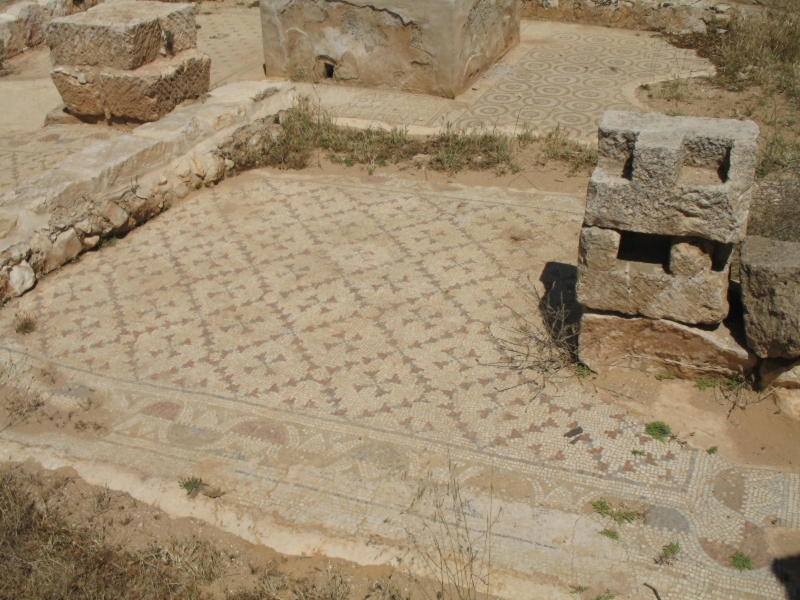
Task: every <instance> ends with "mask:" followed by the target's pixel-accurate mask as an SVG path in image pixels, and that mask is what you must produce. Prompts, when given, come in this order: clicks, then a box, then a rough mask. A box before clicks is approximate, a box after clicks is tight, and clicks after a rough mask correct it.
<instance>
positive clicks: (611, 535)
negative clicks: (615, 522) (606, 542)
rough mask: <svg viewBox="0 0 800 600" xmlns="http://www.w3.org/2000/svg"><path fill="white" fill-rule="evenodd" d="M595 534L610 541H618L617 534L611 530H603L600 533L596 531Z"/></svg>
mask: <svg viewBox="0 0 800 600" xmlns="http://www.w3.org/2000/svg"><path fill="white" fill-rule="evenodd" d="M597 533H598V534H600V535H603V536H605V537H607V538H609V539H611V540H616V541H619V533H617V532H616V531H614V530H613V529H603V530H602V531H598V532H597Z"/></svg>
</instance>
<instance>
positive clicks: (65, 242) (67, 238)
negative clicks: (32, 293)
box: [44, 227, 83, 273]
mask: <svg viewBox="0 0 800 600" xmlns="http://www.w3.org/2000/svg"><path fill="white" fill-rule="evenodd" d="M81 250H83V244H81V240H80V238H79V237H78V234H77V233H75V230H74V229H72V228H71V227H70V228H69V229H67V230H66V231H64V232H63V233H61V234H60V235H59V236H58V237H57V238H56V239H55V241H54V242H53V245H52V246H51V247H50V250H49V252H48V253H47V256H46V257H45V259H44V272H45V273H49V272H50V271H52V270H53V269H57V268H58V267H60V266H61V265H63V264H64V263H67V262H69V261H71V260H72V259H73V258H75V257H76V256H78V254H79V253H80V251H81Z"/></svg>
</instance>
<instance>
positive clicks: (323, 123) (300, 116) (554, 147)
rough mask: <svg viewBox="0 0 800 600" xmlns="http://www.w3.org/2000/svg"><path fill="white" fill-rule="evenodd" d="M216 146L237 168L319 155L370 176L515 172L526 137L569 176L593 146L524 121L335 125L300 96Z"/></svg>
mask: <svg viewBox="0 0 800 600" xmlns="http://www.w3.org/2000/svg"><path fill="white" fill-rule="evenodd" d="M239 137H240V138H241V139H237V140H235V141H234V142H232V143H231V144H230V145H229V147H226V148H223V149H222V150H221V153H222V155H223V156H225V157H226V158H229V157H230V158H234V159H235V160H234V162H235V163H236V165H237V168H239V169H247V168H254V167H263V166H271V167H277V168H279V169H304V168H306V167H308V166H310V165H311V164H312V163H313V162H315V160H316V161H319V158H320V157H322V156H325V157H326V158H327V159H328V160H330V161H331V162H334V163H337V164H343V165H347V166H354V165H362V166H363V167H364V168H365V169H366V170H367V171H368V172H369V173H370V174H372V173H373V172H374V171H375V169H377V168H379V167H385V166H388V165H389V164H393V165H400V166H401V167H410V166H416V167H424V168H426V169H429V170H432V171H439V172H444V173H448V174H452V173H456V172H459V171H464V170H472V171H493V172H494V173H496V174H498V175H502V174H505V173H517V172H519V171H520V170H521V168H520V166H519V164H518V158H519V154H520V152H521V150H523V149H524V148H526V147H527V146H528V145H530V144H531V143H534V142H536V143H541V145H542V149H541V152H540V154H539V159H538V162H539V163H540V164H544V163H546V162H547V161H549V160H555V161H559V162H563V163H565V164H568V165H569V166H570V172H569V174H570V175H574V174H576V173H578V172H579V171H581V170H584V169H589V168H591V167H593V166H594V165H595V164H596V162H597V152H596V151H595V150H593V149H591V148H589V147H587V146H584V145H582V144H579V143H577V142H575V141H574V140H571V139H570V138H569V137H568V136H567V135H566V134H565V132H564V131H563V130H561V129H556V130H555V131H554V132H551V133H550V134H548V135H547V136H546V137H544V138H541V139H540V138H538V136H537V135H536V134H534V133H533V131H532V130H531V129H530V127H528V126H524V125H523V127H522V131H521V133H520V134H518V135H509V134H507V133H504V132H502V131H499V130H494V129H485V130H470V131H463V130H458V129H455V128H454V127H453V126H452V125H451V124H445V126H444V127H443V128H442V130H441V131H440V132H439V133H437V134H436V135H432V136H430V137H428V138H426V139H416V138H414V137H412V136H410V135H408V131H407V128H393V129H391V130H386V129H373V128H371V129H366V130H356V129H349V128H345V127H339V126H337V125H336V123H335V120H334V119H333V117H332V116H331V115H330V113H328V111H326V110H325V109H323V108H322V107H321V106H320V105H319V104H318V103H315V102H312V101H311V100H309V99H307V98H303V99H300V100H299V101H298V102H297V104H296V105H295V106H294V107H293V108H292V109H290V110H288V111H285V112H283V113H282V114H281V115H279V117H278V119H277V121H276V122H275V123H274V124H273V125H272V126H271V128H270V129H269V132H268V134H267V135H263V136H262V135H257V134H253V135H249V136H248V135H242V136H239Z"/></svg>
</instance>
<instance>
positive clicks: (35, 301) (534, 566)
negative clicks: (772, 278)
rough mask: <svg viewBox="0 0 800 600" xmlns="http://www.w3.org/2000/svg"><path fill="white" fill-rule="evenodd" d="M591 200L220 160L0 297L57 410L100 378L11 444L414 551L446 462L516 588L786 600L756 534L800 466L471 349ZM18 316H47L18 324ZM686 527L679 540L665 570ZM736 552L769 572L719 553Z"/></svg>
mask: <svg viewBox="0 0 800 600" xmlns="http://www.w3.org/2000/svg"><path fill="white" fill-rule="evenodd" d="M582 215H583V205H582V200H581V198H578V197H572V196H557V195H547V194H541V193H511V192H504V191H501V190H498V189H491V188H474V189H465V188H461V187H458V186H455V185H447V186H441V185H438V186H435V185H432V184H427V183H424V182H414V181H411V180H402V179H387V178H378V177H367V176H366V175H365V176H363V177H361V178H357V177H353V178H336V177H329V178H324V179H323V178H311V177H301V176H298V175H286V176H274V175H270V174H268V173H266V172H261V171H254V172H250V173H246V174H244V175H242V176H240V177H238V178H235V179H231V180H227V181H225V182H223V183H222V184H220V185H219V186H217V187H215V188H212V189H206V190H203V191H201V192H198V193H197V194H196V195H194V196H192V197H191V198H190V199H188V200H187V201H186V202H184V203H182V204H180V205H178V206H176V207H174V208H172V209H170V210H169V211H167V212H166V213H164V214H162V215H161V216H159V217H158V218H157V219H155V220H154V221H151V222H149V223H147V224H146V225H144V226H143V227H141V228H140V229H137V230H135V231H133V232H132V233H131V234H129V235H128V236H127V237H126V238H125V239H123V240H120V241H119V242H118V243H116V245H113V246H107V247H105V248H103V249H101V250H100V251H98V252H93V253H89V254H85V255H83V256H82V257H81V259H80V260H79V261H77V262H75V263H72V264H70V265H67V266H66V267H65V268H63V269H61V270H60V271H58V272H56V273H54V274H52V275H51V276H49V277H47V278H46V279H44V280H42V281H41V282H40V283H39V284H38V285H37V287H36V288H35V289H34V290H32V291H31V292H29V293H28V294H26V295H25V296H23V297H22V298H21V299H20V300H19V305H18V306H16V307H12V308H11V309H9V308H8V307H7V309H6V310H3V311H0V331H2V336H3V340H4V342H3V343H4V346H5V350H6V351H8V352H9V353H10V357H11V358H12V359H13V360H14V362H15V363H17V364H20V365H26V367H27V368H32V369H35V368H38V367H41V366H43V365H48V364H51V365H53V366H54V368H55V370H56V372H57V373H58V374H59V375H58V377H61V378H62V379H59V381H60V383H58V384H57V385H56V384H54V386H53V387H51V388H49V390H48V391H47V392H46V393H47V394H48V395H49V396H50V397H51V398H52V402H53V403H54V404H55V406H57V407H58V408H59V409H60V410H61V411H63V413H66V412H68V411H75V413H76V414H78V413H79V411H80V410H81V408H80V407H81V405H82V403H83V402H85V400H86V398H87V397H89V396H91V395H92V394H101V396H102V398H103V407H102V408H103V410H104V411H105V414H106V415H107V420H106V426H105V428H103V429H102V430H100V431H99V432H96V433H95V432H91V431H86V432H79V431H75V430H74V429H73V428H70V427H66V428H55V427H50V428H45V429H41V428H40V429H30V430H25V429H19V428H17V429H11V430H8V431H6V432H4V433H3V434H2V438H4V439H5V440H11V441H15V442H19V443H25V444H32V445H36V446H39V447H42V448H49V449H51V451H53V452H57V453H60V454H61V455H63V456H65V457H67V458H68V459H70V460H73V459H74V460H82V459H83V460H87V459H88V460H93V461H98V462H103V463H110V464H112V465H116V468H118V469H120V470H134V471H136V472H141V473H146V474H148V475H150V476H153V477H158V478H163V480H165V481H168V482H172V483H171V485H174V487H175V488H176V490H177V484H175V483H174V482H176V481H177V480H178V478H179V477H181V476H189V475H199V476H202V477H203V478H204V479H205V480H207V481H211V482H213V483H214V484H215V485H219V486H222V487H223V489H225V490H228V494H226V495H225V496H224V497H223V498H222V499H221V500H220V501H219V502H221V503H222V504H224V505H225V506H234V507H236V509H237V511H239V513H238V514H239V517H238V518H240V519H245V518H246V519H251V520H252V522H262V523H264V522H268V523H270V524H271V527H273V528H274V529H276V530H277V529H280V528H283V529H282V530H283V531H290V532H294V533H293V534H292V535H293V536H294V537H296V538H298V539H300V538H301V537H302V535H304V532H305V533H307V532H313V533H314V535H315V536H317V538H319V539H325V540H328V542H327V543H328V544H329V545H328V546H324V547H325V548H328V549H330V548H331V546H330V544H332V543H340V544H341V545H342V546H343V547H344V546H346V545H347V544H350V546H349V548H350V550H351V552H352V553H356V554H357V553H359V552H360V553H361V555H362V556H363V555H364V554H365V553H367V554H370V556H371V557H372V559H373V560H388V559H391V560H393V561H395V562H396V563H403V564H406V565H409V566H411V567H413V566H414V561H415V560H416V559H415V558H414V555H413V554H409V553H407V552H406V551H405V550H404V548H406V547H407V544H408V532H409V531H412V532H413V531H415V527H416V528H417V530H419V528H420V527H421V526H420V523H421V521H420V520H419V517H418V516H417V512H416V511H417V510H422V511H423V513H424V507H425V506H427V505H426V504H425V503H426V502H427V503H430V502H432V500H433V498H435V495H434V496H427V495H423V497H422V499H420V500H418V501H417V504H416V506H417V508H416V509H415V510H412V511H409V510H408V508H409V507H410V506H411V505H412V504H413V503H414V502H415V498H417V497H418V492H419V490H420V486H425V485H433V484H443V483H445V482H446V481H447V479H448V476H449V467H448V463H453V464H455V465H456V472H457V475H458V478H459V480H460V481H461V484H462V486H463V487H464V489H465V493H466V494H467V497H468V498H469V504H468V506H469V510H468V515H467V516H468V518H469V519H470V521H471V525H472V526H473V529H474V530H475V531H477V532H480V531H481V529H482V528H483V529H485V526H486V525H485V517H486V515H487V514H488V513H489V511H490V510H491V512H492V514H499V516H498V517H497V520H496V523H495V524H494V526H493V529H492V536H491V539H492V563H493V565H494V567H493V568H494V569H495V572H496V573H495V576H496V579H495V582H496V585H498V586H501V587H499V588H498V589H497V591H498V592H502V593H504V594H506V595H507V596H513V597H517V598H536V599H537V600H538V599H543V598H570V597H574V596H570V595H569V588H568V587H567V585H592V586H594V589H599V590H600V591H602V590H603V589H605V588H609V589H611V590H612V591H613V592H614V593H616V594H617V595H618V597H624V598H637V599H638V598H650V597H651V593H650V591H649V590H647V589H645V588H643V587H642V583H643V582H649V583H651V584H653V585H655V586H656V587H657V588H658V589H659V590H660V592H661V594H662V597H663V598H664V599H665V600H666V599H671V600H674V599H678V598H680V599H686V600H689V599H691V600H696V599H697V598H737V599H751V598H783V597H785V596H784V591H783V587H782V585H781V584H780V583H779V581H778V580H777V579H776V578H775V577H774V575H773V574H772V573H771V571H770V569H769V567H768V562H769V556H768V550H767V545H766V537H765V536H766V531H767V529H768V528H771V527H772V528H774V527H784V528H788V529H798V528H800V507H799V506H798V496H799V494H800V478H799V477H798V476H797V475H795V474H779V473H774V472H771V471H769V470H764V469H757V468H752V469H745V468H739V467H734V466H733V465H731V464H730V463H728V462H726V461H725V460H724V459H723V458H722V457H719V456H709V455H708V454H707V453H706V452H704V451H696V450H691V449H688V448H681V447H680V446H679V445H678V444H676V443H671V444H665V443H661V442H658V441H654V440H652V439H650V438H649V437H647V436H645V435H644V434H643V423H642V422H640V421H638V420H636V419H633V418H630V417H628V416H626V415H625V414H624V413H621V412H620V411H619V409H617V408H615V407H614V406H613V405H611V404H608V403H604V402H602V401H601V400H600V399H599V398H598V397H597V396H596V395H594V394H593V393H592V392H591V390H589V389H584V388H583V387H581V386H580V384H579V383H577V382H575V383H573V384H568V385H566V386H563V387H561V388H560V389H559V390H551V389H548V390H545V391H544V393H543V394H541V395H539V396H537V397H536V399H535V400H533V401H532V398H533V397H534V390H533V389H531V388H530V387H519V388H516V389H514V390H512V391H506V392H500V391H498V388H504V387H508V386H511V385H513V384H515V383H517V382H518V380H517V379H516V378H515V377H512V376H511V375H510V373H509V372H508V371H505V370H503V369H500V368H495V367H488V366H483V365H482V364H481V363H489V362H492V361H494V360H496V359H497V358H498V357H499V356H500V354H499V349H498V346H497V344H496V342H495V341H494V340H493V339H492V337H491V336H490V334H489V331H488V327H489V326H491V327H492V329H493V331H495V332H497V333H499V334H501V335H502V331H503V327H506V326H508V325H509V324H510V323H511V318H510V311H509V308H508V306H510V307H513V308H515V309H517V310H521V311H531V310H532V309H531V307H530V306H526V304H525V301H524V300H523V297H522V291H523V289H524V288H525V285H527V284H526V281H528V280H529V281H532V282H534V283H537V284H538V282H539V281H540V280H545V281H547V280H549V278H552V277H553V276H554V274H556V273H558V274H560V276H561V277H562V278H563V277H568V276H569V274H570V272H571V269H572V267H570V265H571V264H573V262H574V259H575V254H576V247H577V235H578V232H579V230H580V225H581V220H582ZM14 310H25V311H29V312H30V313H32V314H34V315H36V317H37V321H38V329H37V331H36V332H34V333H32V334H29V335H27V336H21V335H18V334H15V333H14V326H13V318H14ZM50 368H51V369H52V367H50ZM576 427H582V428H583V432H581V433H580V434H578V435H577V436H574V437H572V438H569V437H565V433H567V432H568V431H570V430H572V429H573V428H576ZM632 450H640V451H643V452H645V453H646V455H645V456H634V455H632V453H631V451H632ZM490 481H491V482H493V486H494V488H495V491H496V493H495V494H494V496H490V494H489V492H488V487H489V482H490ZM600 497H607V498H622V499H626V500H628V501H640V502H642V503H643V504H644V505H646V506H648V507H649V510H648V512H647V520H646V521H645V522H637V523H635V524H633V525H624V526H622V527H620V528H619V530H620V541H618V542H617V541H613V540H610V539H608V538H606V537H603V536H600V535H598V532H599V531H600V530H602V529H604V528H608V527H611V528H616V527H615V526H614V525H613V523H612V522H611V521H610V520H609V519H606V520H603V519H601V518H600V517H599V516H597V515H592V514H591V511H590V510H589V508H588V507H589V502H590V501H593V500H597V499H598V498H600ZM420 506H422V507H423V508H419V507H420ZM248 522H250V521H248ZM276 539H277V538H276ZM330 540H333V542H330ZM673 541H678V542H680V544H681V547H682V548H683V553H682V554H681V560H680V561H678V563H676V564H675V565H674V566H670V567H659V566H656V565H655V564H654V562H653V559H654V557H655V555H656V554H657V553H658V551H659V550H660V548H661V547H662V546H663V545H664V544H667V543H669V542H673ZM294 547H295V548H296V546H294ZM314 547H316V548H319V547H321V546H319V545H317V546H314ZM312 549H313V548H312ZM740 549H746V550H747V552H748V553H749V554H750V555H751V556H752V557H753V560H754V562H755V566H756V567H757V568H756V570H754V571H745V572H743V573H740V572H739V571H737V570H735V569H733V568H731V567H730V566H728V565H729V564H730V558H729V557H730V556H731V554H732V553H733V552H735V551H737V550H740ZM514 582H517V583H516V584H514ZM514 585H516V586H517V587H514ZM502 586H505V587H502Z"/></svg>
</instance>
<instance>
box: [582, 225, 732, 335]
mask: <svg viewBox="0 0 800 600" xmlns="http://www.w3.org/2000/svg"><path fill="white" fill-rule="evenodd" d="M731 250H732V246H731V245H730V244H720V243H718V242H717V243H715V242H710V241H708V240H703V239H700V238H685V237H670V236H658V235H653V234H639V233H631V232H628V231H614V230H613V229H601V228H599V227H584V228H583V230H582V231H581V238H580V248H579V257H578V288H577V292H578V302H580V303H581V304H582V305H583V306H585V307H587V308H590V309H593V310H601V311H615V312H619V313H623V314H626V315H641V316H645V317H651V318H653V319H672V320H673V321H679V322H681V323H688V324H713V323H719V322H720V321H722V320H723V319H724V318H725V317H726V316H727V315H728V267H729V260H730V256H731Z"/></svg>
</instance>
